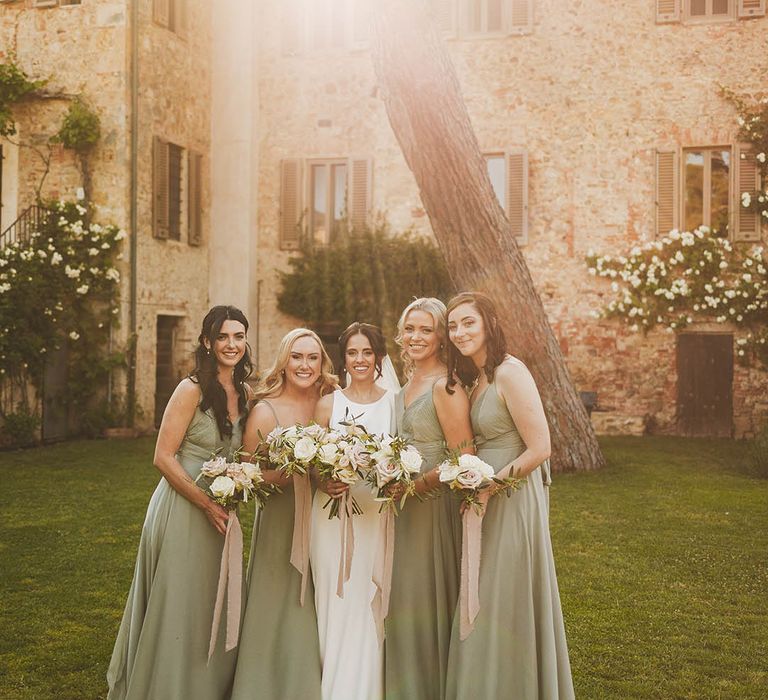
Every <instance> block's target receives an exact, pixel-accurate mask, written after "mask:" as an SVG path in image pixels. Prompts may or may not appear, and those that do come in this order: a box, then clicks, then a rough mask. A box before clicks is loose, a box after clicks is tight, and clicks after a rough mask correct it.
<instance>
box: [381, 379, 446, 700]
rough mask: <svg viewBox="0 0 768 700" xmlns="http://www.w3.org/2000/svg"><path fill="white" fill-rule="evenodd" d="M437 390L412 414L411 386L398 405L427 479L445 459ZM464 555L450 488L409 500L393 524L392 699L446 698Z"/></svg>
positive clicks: (416, 403) (388, 672)
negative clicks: (407, 402)
mask: <svg viewBox="0 0 768 700" xmlns="http://www.w3.org/2000/svg"><path fill="white" fill-rule="evenodd" d="M433 391H434V385H433V387H432V388H430V389H429V390H428V391H426V392H425V393H424V394H422V395H421V396H418V397H417V398H415V399H414V400H413V402H412V403H411V404H410V405H409V406H408V407H407V408H406V407H405V405H404V402H405V388H403V389H402V390H401V391H400V393H399V394H398V395H397V397H396V399H395V415H396V421H397V433H398V435H400V436H402V437H404V438H405V439H406V440H407V441H408V443H409V444H411V445H413V446H414V447H415V448H416V449H417V450H418V451H419V452H420V453H421V456H422V457H423V459H424V461H423V463H422V467H421V471H422V473H424V472H427V471H429V470H431V469H432V468H433V467H435V466H436V465H437V464H439V463H440V462H441V461H442V460H443V459H445V457H446V447H445V436H444V435H443V431H442V428H441V427H440V422H439V421H438V418H437V412H436V410H435V404H434V401H433V397H432V393H433ZM460 554H461V521H460V520H459V516H458V509H457V507H456V501H455V500H454V499H452V498H451V497H450V494H448V492H447V490H443V493H441V495H439V496H437V497H435V496H432V497H428V498H426V499H425V500H423V501H419V500H418V499H416V498H410V499H408V502H407V503H406V504H405V507H404V509H403V511H402V512H401V513H400V514H399V515H398V516H397V518H396V519H395V551H394V563H393V570H392V590H391V594H390V602H389V615H388V617H387V621H386V640H385V662H384V665H385V691H386V692H385V696H386V698H387V700H441V699H442V698H443V697H444V695H445V679H446V674H447V664H448V649H449V642H450V633H451V622H452V620H453V614H454V611H455V609H456V603H457V600H458V591H459V561H460Z"/></svg>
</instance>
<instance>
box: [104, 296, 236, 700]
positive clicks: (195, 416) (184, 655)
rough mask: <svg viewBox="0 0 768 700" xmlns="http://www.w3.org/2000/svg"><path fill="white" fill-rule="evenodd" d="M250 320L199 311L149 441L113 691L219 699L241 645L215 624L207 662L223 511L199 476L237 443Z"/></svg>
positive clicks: (124, 699) (121, 698)
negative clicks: (156, 474)
mask: <svg viewBox="0 0 768 700" xmlns="http://www.w3.org/2000/svg"><path fill="white" fill-rule="evenodd" d="M247 331H248V321H247V320H246V318H245V316H244V315H243V312H242V311H240V310H239V309H236V308H235V307H233V306H214V307H213V308H212V309H211V310H210V311H209V312H208V313H207V314H206V316H205V318H204V319H203V323H202V328H201V330H200V335H199V337H198V344H197V348H196V349H195V354H194V357H195V368H194V370H193V371H192V372H191V373H190V375H189V376H188V377H187V378H186V379H183V380H182V381H181V383H180V384H179V385H178V386H177V387H176V389H175V391H174V392H173V395H172V396H171V398H170V400H169V401H168V405H167V406H166V408H165V412H164V413H163V421H162V423H161V425H160V432H159V433H158V435H157V445H156V447H155V457H154V463H155V466H156V467H157V468H158V470H159V471H160V474H161V475H162V478H161V479H160V483H159V484H158V485H157V488H156V489H155V492H154V493H153V494H152V498H151V500H150V502H149V506H148V507H147V515H146V517H145V519H144V527H143V529H142V532H141V541H140V542H139V553H138V556H137V557H136V568H135V570H134V575H133V582H132V583H131V590H130V592H129V593H128V602H127V603H126V605H125V613H124V614H123V620H122V622H121V624H120V631H119V632H118V635H117V641H116V642H115V649H114V652H113V654H112V660H111V661H110V664H109V668H108V670H107V682H108V684H109V692H108V695H107V697H108V698H109V699H110V700H146V699H147V698H189V700H211V698H224V697H226V696H227V695H228V693H229V691H230V688H231V686H232V677H233V675H234V671H235V661H236V658H237V653H236V652H235V651H229V652H226V651H225V640H224V636H225V634H224V629H225V626H224V625H221V626H220V628H219V632H218V636H217V638H216V639H215V646H214V647H213V655H212V656H211V659H210V663H208V658H207V656H208V649H209V642H210V638H211V622H212V619H213V610H214V603H215V601H216V591H217V586H218V579H219V567H220V565H221V555H222V550H223V548H224V534H225V532H226V529H227V522H228V520H229V513H228V512H227V511H226V510H225V509H224V508H222V507H221V506H220V505H219V504H218V503H216V502H215V501H213V500H212V499H211V498H209V497H208V496H207V495H206V494H205V492H204V491H203V490H202V489H201V488H200V487H199V486H198V485H197V484H196V483H195V478H196V477H197V476H198V475H199V474H200V468H201V467H202V465H203V462H205V461H207V460H209V459H210V458H211V456H212V454H213V453H214V452H216V451H221V452H222V454H223V455H224V456H228V454H229V453H230V452H231V451H233V450H237V449H238V448H239V447H240V444H241V436H242V424H243V423H244V422H245V416H246V414H247V399H248V387H247V385H246V384H245V380H246V379H247V378H248V375H250V373H251V359H250V356H249V354H248V345H247V342H246V333H247Z"/></svg>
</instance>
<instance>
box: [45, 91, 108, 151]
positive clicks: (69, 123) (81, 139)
mask: <svg viewBox="0 0 768 700" xmlns="http://www.w3.org/2000/svg"><path fill="white" fill-rule="evenodd" d="M100 134H101V125H100V121H99V115H98V114H96V112H94V111H93V110H92V109H91V108H90V107H89V106H88V105H87V104H86V103H85V101H84V100H83V99H82V98H81V97H77V98H75V99H74V100H72V102H71V103H70V105H69V109H68V110H67V113H66V114H65V115H64V120H63V121H62V123H61V128H60V129H59V131H58V133H57V134H56V136H55V137H54V141H56V142H58V143H61V144H62V145H63V146H64V148H70V149H72V150H73V151H77V152H78V153H83V152H85V151H88V150H89V149H91V148H92V147H93V146H94V145H95V144H96V142H97V141H98V140H99V136H100Z"/></svg>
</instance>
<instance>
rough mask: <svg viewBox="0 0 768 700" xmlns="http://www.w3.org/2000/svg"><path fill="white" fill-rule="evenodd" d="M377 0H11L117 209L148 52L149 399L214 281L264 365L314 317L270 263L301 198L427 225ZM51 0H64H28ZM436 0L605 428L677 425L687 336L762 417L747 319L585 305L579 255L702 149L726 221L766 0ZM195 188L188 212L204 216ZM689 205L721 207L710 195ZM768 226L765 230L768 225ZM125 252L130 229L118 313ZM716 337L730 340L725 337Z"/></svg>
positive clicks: (68, 168) (755, 88) (125, 221)
mask: <svg viewBox="0 0 768 700" xmlns="http://www.w3.org/2000/svg"><path fill="white" fill-rule="evenodd" d="M369 1H371V0H286V1H285V2H280V3H276V2H273V1H272V0H220V1H219V2H216V3H215V5H214V4H211V3H207V2H205V0H122V1H114V2H111V1H108V0H82V1H81V2H80V3H76V4H75V5H74V6H64V5H65V2H63V1H61V0H60V1H59V2H55V1H54V0H51V1H50V2H46V3H37V2H35V0H24V1H22V0H16V1H15V2H14V1H11V2H8V1H6V2H2V3H0V53H2V54H3V55H7V54H8V53H9V52H10V51H15V53H16V55H17V57H18V61H19V63H20V64H21V65H22V67H24V68H25V70H27V71H28V72H29V73H30V74H32V75H34V76H36V77H37V76H40V75H47V74H52V75H54V76H55V81H56V84H57V87H58V88H59V89H60V90H61V91H63V92H79V91H84V92H85V94H86V96H87V97H88V98H89V99H90V100H91V101H92V103H93V104H94V105H95V106H96V108H97V111H98V112H99V114H100V116H101V118H102V127H103V130H104V134H105V137H104V138H102V141H101V142H100V144H99V146H98V152H97V154H96V157H95V166H94V199H95V201H96V203H97V204H98V205H99V207H100V208H101V209H102V211H103V212H104V218H109V219H112V220H114V221H115V222H116V223H118V224H120V225H121V226H123V227H125V228H126V229H128V228H129V226H130V222H131V206H132V201H133V200H132V194H131V188H130V182H131V181H130V163H131V154H132V146H131V129H130V126H131V115H132V114H133V110H132V102H131V98H132V95H131V80H130V78H131V70H132V68H133V66H134V65H138V67H139V68H138V70H139V73H138V76H139V80H138V95H137V101H138V110H137V112H136V114H137V117H138V129H137V130H136V134H137V144H136V148H137V152H138V158H137V159H136V162H137V163H138V173H137V176H138V185H137V188H136V195H135V206H136V222H137V223H136V232H135V233H136V247H137V250H136V252H137V255H136V258H135V270H136V277H135V279H136V282H137V295H136V307H135V308H136V331H137V338H138V344H139V345H138V352H137V384H136V386H137V398H138V403H139V405H140V406H141V407H142V408H143V411H144V413H143V418H142V422H143V424H144V425H147V426H148V425H151V424H152V423H153V420H154V412H155V411H154V405H155V399H156V395H157V394H158V391H157V389H158V386H160V385H161V384H162V382H160V379H162V378H161V377H160V376H159V375H158V367H159V366H161V365H162V366H166V365H167V359H163V360H162V362H161V361H158V350H159V347H160V346H159V343H158V341H159V340H162V341H163V342H162V345H163V348H164V349H163V350H162V353H164V355H163V357H166V356H167V354H168V350H167V345H168V342H167V341H168V339H169V338H170V339H171V348H172V351H171V354H172V355H173V356H174V357H175V359H174V360H173V361H172V362H171V365H172V370H171V371H170V373H168V376H167V377H166V378H165V380H164V381H165V384H162V387H161V389H162V391H161V392H159V393H160V394H162V392H163V391H166V389H165V388H163V387H165V386H166V385H167V384H168V383H169V382H171V380H172V379H173V378H174V377H175V376H178V375H179V374H180V372H181V369H182V367H183V364H184V363H183V358H184V357H186V355H187V351H188V350H189V349H191V345H192V343H193V341H194V336H195V333H196V332H197V329H196V326H197V324H198V323H199V319H200V317H201V315H202V313H203V312H204V310H205V308H206V306H207V305H208V304H209V303H223V302H232V303H236V304H237V305H239V306H241V307H242V308H244V309H245V310H246V311H247V313H248V316H249V318H250V319H251V323H252V327H251V330H250V333H249V338H250V342H251V346H252V347H253V349H254V354H255V355H256V357H257V360H258V364H259V366H260V367H262V368H263V367H264V366H266V365H267V364H268V363H269V361H270V360H271V357H272V355H273V352H274V350H275V349H276V347H277V344H278V342H279V339H280V337H281V336H282V335H283V334H284V333H285V332H286V331H287V330H289V329H290V328H291V327H293V326H295V325H296V324H298V323H300V322H301V319H295V318H287V317H285V316H283V315H281V314H280V313H279V312H278V310H277V301H276V299H277V294H278V292H279V289H280V283H279V273H280V271H282V270H285V269H286V268H287V264H288V260H289V259H290V256H291V255H293V254H295V253H293V252H292V251H291V249H290V242H291V241H290V240H289V239H290V236H291V231H292V230H293V224H294V223H295V218H296V217H297V216H299V215H301V214H302V213H303V214H304V215H305V216H306V215H307V214H309V215H310V216H309V218H308V219H307V221H308V222H309V223H310V225H311V226H313V227H314V230H315V232H316V233H317V235H318V236H320V237H322V236H323V235H326V234H327V230H328V226H329V223H330V221H331V219H332V218H333V217H332V214H333V212H336V213H339V212H340V211H341V210H342V209H343V210H347V211H348V212H349V214H350V215H351V216H353V217H363V218H364V217H366V216H371V215H372V214H373V213H375V212H381V213H384V214H386V216H387V218H388V219H389V221H390V223H391V224H392V227H393V228H394V229H395V230H403V229H406V228H414V229H415V230H417V231H419V232H421V233H423V234H424V235H430V227H429V221H428V218H427V217H426V216H425V213H424V210H423V209H422V206H421V202H420V200H419V195H418V190H417V187H416V184H415V182H414V179H413V177H412V175H411V173H410V171H409V169H408V167H407V165H406V163H405V161H404V159H403V156H402V154H401V152H400V149H399V147H398V144H397V142H396V140H395V137H394V135H393V133H392V131H391V129H390V126H389V123H388V120H387V116H386V113H385V110H384V105H383V103H382V100H381V98H380V96H379V94H378V90H377V85H376V78H375V76H374V73H373V69H372V66H371V60H370V54H369V48H368V44H369V37H368V33H367V30H368V23H367V15H368V11H369V9H370V6H369V5H368V4H367V2H369ZM134 2H136V3H138V12H139V21H138V25H137V30H138V37H137V38H138V41H137V42H136V43H137V47H136V50H135V51H134V49H133V48H132V47H133V44H132V41H131V37H132V34H131V31H130V30H131V26H132V23H131V21H130V18H131V17H132V14H131V13H132V11H133V8H134ZM43 4H47V5H51V7H36V5H43ZM433 4H434V8H435V19H436V21H438V22H440V23H441V26H442V28H443V29H444V33H445V37H446V42H447V47H448V50H449V53H450V55H451V57H452V59H453V62H454V65H455V67H456V70H457V73H458V77H459V80H460V83H461V87H462V91H463V94H464V97H465V100H466V103H467V107H468V110H469V113H470V116H471V118H472V122H473V125H474V128H475V131H476V134H477V137H478V140H479V143H480V146H481V148H482V149H483V151H484V152H485V153H486V154H487V156H488V162H489V173H490V174H491V179H492V182H493V183H494V186H495V187H496V188H497V191H498V194H499V195H500V197H502V198H503V199H504V200H505V201H504V204H505V206H506V208H507V211H508V214H509V217H510V219H511V222H512V226H513V229H512V232H511V235H518V236H519V240H520V242H521V244H522V246H523V251H524V255H525V258H526V260H527V262H528V266H529V268H530V270H531V273H532V276H533V278H534V281H535V283H536V285H537V288H538V290H539V293H540V294H541V296H542V299H543V301H544V304H545V307H546V309H547V311H548V313H549V316H550V321H551V323H552V326H553V328H554V331H555V333H556V335H557V337H558V338H559V340H560V343H561V346H562V348H563V350H564V353H565V356H566V359H567V362H568V364H569V368H570V370H571V372H572V375H573V377H574V380H575V383H576V385H577V388H578V389H579V390H581V391H594V392H597V394H598V401H599V404H600V405H601V406H602V407H604V408H606V409H608V410H606V412H603V413H595V414H593V420H594V421H595V422H596V424H597V425H598V429H599V430H600V431H602V432H634V433H639V432H643V431H645V430H653V431H658V432H667V433H674V432H679V431H680V420H679V419H680V410H679V401H678V393H679V381H678V377H679V372H678V369H679V367H680V366H682V365H684V364H685V363H687V362H690V361H692V360H691V358H692V357H693V356H692V355H691V356H689V355H688V354H686V353H689V349H690V347H694V346H695V347H694V350H690V352H694V354H695V353H696V352H698V353H699V355H698V356H697V358H698V359H696V358H694V359H695V360H696V361H697V362H699V361H700V360H701V359H702V358H703V359H704V361H710V360H711V362H713V363H715V364H714V365H712V367H713V370H714V372H715V373H716V374H718V376H721V377H722V378H723V381H722V382H721V384H720V390H721V392H722V391H725V392H726V393H727V397H726V398H725V399H723V396H725V394H721V395H718V396H717V397H715V398H716V400H717V401H720V402H721V403H722V401H723V400H725V401H726V403H727V402H728V401H730V403H731V405H730V406H727V407H726V408H727V409H728V410H727V411H726V412H725V415H724V417H721V418H720V419H719V420H720V423H719V424H717V425H716V426H715V427H714V430H713V431H710V432H715V433H719V434H730V433H731V432H732V433H733V434H735V435H737V436H742V435H750V434H752V433H754V432H755V431H756V430H757V429H758V428H759V427H760V425H761V424H762V423H764V422H765V420H766V418H767V417H768V403H766V399H765V396H766V394H767V393H768V392H767V391H766V390H767V389H768V375H766V373H765V372H762V371H759V370H757V369H749V368H744V367H741V366H740V365H738V364H736V363H734V362H733V352H732V348H733V343H732V340H733V336H734V334H735V333H736V330H735V329H734V328H729V327H727V326H724V325H717V326H708V325H702V326H698V327H696V326H694V327H692V328H689V329H688V332H687V333H686V334H685V335H686V336H695V338H694V340H695V341H696V342H695V343H694V344H693V345H691V344H690V343H688V340H684V342H681V340H680V338H679V337H677V336H675V335H671V334H667V333H661V332H652V333H650V334H649V335H648V336H645V337H644V336H642V335H641V334H635V333H632V332H630V331H628V330H627V329H626V328H625V327H624V326H623V325H621V324H619V323H617V322H614V321H605V320H597V319H595V318H593V315H592V314H593V312H594V311H595V310H597V309H599V308H601V307H602V305H603V303H604V301H605V300H606V299H607V298H608V295H609V294H610V291H609V288H608V287H607V285H606V284H605V283H604V282H602V281H600V280H596V279H595V278H594V277H590V276H589V275H588V273H587V267H586V265H585V264H584V257H585V255H586V254H587V252H588V251H589V250H595V251H598V252H600V253H614V252H615V253H619V252H623V251H626V250H628V249H629V248H630V247H631V246H632V245H634V244H636V243H637V242H638V241H640V240H642V239H643V238H652V237H654V236H656V235H657V232H658V231H660V230H661V231H663V230H664V228H665V227H666V228H671V227H673V226H674V227H678V226H679V227H681V228H684V227H685V225H686V223H690V220H688V221H686V220H684V215H685V213H686V212H687V211H688V210H689V209H690V207H689V209H686V208H685V204H686V202H685V192H686V191H687V190H686V187H687V186H688V185H689V184H690V183H689V182H688V181H687V180H686V177H687V173H689V172H690V168H688V169H686V168H685V167H684V164H685V163H688V164H689V165H693V166H694V169H695V167H696V166H697V165H699V164H701V167H700V168H699V170H700V172H701V174H702V177H703V178H705V181H706V183H707V184H708V183H709V180H706V178H710V179H711V177H712V164H713V163H715V162H716V161H717V159H718V158H719V159H720V161H717V162H721V161H722V160H723V159H725V160H726V161H727V163H726V164H725V170H726V171H727V181H728V195H727V203H726V205H725V206H726V209H727V211H728V218H729V222H730V226H729V235H730V236H731V237H733V238H734V239H736V238H737V237H738V235H739V232H738V230H737V229H738V227H739V223H738V221H737V220H736V217H735V213H736V211H737V210H738V204H737V202H736V194H737V190H738V189H739V183H738V175H739V173H738V167H736V166H735V165H734V164H737V163H738V160H737V154H738V147H739V145H738V143H737V141H736V134H737V131H738V125H737V123H736V114H735V112H734V110H733V108H732V107H731V106H730V105H729V104H727V103H726V102H725V101H724V100H723V99H722V98H721V97H720V96H719V86H721V85H723V86H726V87H728V88H731V89H733V90H734V91H736V92H742V93H751V94H753V95H764V94H768V80H766V78H765V75H766V74H767V73H768V64H767V63H766V54H765V36H766V35H768V18H767V17H766V14H765V9H766V8H765V4H766V3H765V0H642V1H640V2H638V1H637V0H614V2H610V3H606V2H602V1H601V0H585V1H583V2H574V3H562V2H559V1H558V0H434V3H433ZM65 107H66V105H65V104H63V103H61V102H55V101H52V102H50V103H48V102H46V103H45V104H37V103H30V104H29V105H26V106H24V107H23V109H21V110H20V112H19V125H20V135H24V134H25V133H26V134H28V135H29V136H32V137H35V134H45V133H48V132H46V128H48V129H49V128H50V124H51V123H52V121H55V119H56V118H57V117H56V114H58V113H60V112H61V111H63V109H65ZM25 130H26V131H25ZM169 144H170V145H169ZM158 149H159V150H158ZM23 151H24V149H22V150H21V151H18V152H16V151H14V150H13V148H12V147H9V150H8V153H10V154H11V155H10V156H9V157H8V158H7V159H6V161H5V163H6V166H4V171H3V175H4V178H3V183H4V184H3V203H4V207H3V212H4V213H3V224H4V225H6V223H7V220H8V218H9V217H10V216H11V215H10V214H6V207H5V204H6V199H8V200H9V202H10V200H13V207H12V208H13V211H14V212H18V211H21V209H22V208H23V206H25V203H27V202H29V201H31V199H32V197H33V192H32V189H31V184H32V183H33V182H34V181H35V175H34V171H35V168H37V167H39V166H37V165H35V164H34V159H33V158H32V156H31V155H30V154H28V153H24V152H23ZM163 153H165V154H166V155H167V156H168V158H173V159H175V160H174V163H175V164H176V165H177V166H178V168H179V169H180V172H181V174H180V175H179V176H178V178H176V179H177V180H178V182H177V185H178V183H182V186H179V187H178V189H179V190H180V192H179V193H177V195H176V196H177V198H178V199H179V200H180V201H179V206H178V207H177V208H178V210H179V211H178V212H177V216H176V219H177V221H176V223H178V224H179V225H178V231H177V232H174V233H173V235H168V230H167V229H168V224H169V222H168V220H167V218H166V219H163V216H160V219H158V217H157V206H156V203H157V202H156V201H154V202H153V200H156V199H157V197H158V192H157V184H156V183H157V181H158V177H159V176H158V172H157V169H158V168H157V164H158V163H161V165H163V167H166V170H163V172H165V173H166V174H167V167H168V166H165V165H164V161H163V157H164V156H163V155H162V154H163ZM723 154H724V155H723ZM193 161H194V163H193ZM190 163H193V165H190ZM153 166H154V167H153ZM721 166H722V162H721ZM190 168H195V169H197V175H196V179H195V182H197V183H198V184H197V185H193V184H192V181H191V180H190V178H189V172H190ZM161 170H162V168H161ZM721 170H722V167H721ZM6 172H9V173H11V174H10V175H7V174H6ZM660 174H661V177H660ZM688 177H690V175H688ZM159 179H160V180H161V181H167V180H168V178H167V177H165V176H163V177H160V178H159ZM172 179H173V178H172ZM78 182H79V180H78V176H77V171H76V169H75V167H74V161H72V160H71V158H70V156H69V154H67V153H65V152H57V153H56V154H55V167H54V168H52V169H51V173H50V174H49V176H48V178H47V179H46V191H47V192H48V193H51V194H53V193H56V192H58V193H60V194H67V193H69V192H71V191H72V190H73V189H74V188H75V187H76V186H77V184H78ZM8 183H13V184H8ZM184 184H186V186H183V185H184ZM190 191H192V192H194V196H192V197H191V198H192V199H193V200H194V201H195V202H197V204H198V205H199V207H197V208H196V210H199V212H200V215H199V217H197V218H196V217H195V216H192V222H193V223H192V225H190V207H189V200H190V196H191V195H190ZM161 194H162V193H161ZM166 194H167V193H166ZM161 199H162V197H161ZM9 206H10V203H9ZM9 211H10V210H9ZM163 211H167V207H166V208H164V209H163ZM323 212H325V214H323ZM701 216H702V217H703V218H706V219H707V220H706V221H704V220H702V221H701V222H700V223H710V222H709V220H708V217H709V213H708V212H707V213H703V214H701ZM694 218H695V217H694ZM766 228H768V227H765V226H764V227H763V231H762V233H760V232H757V236H759V235H762V238H763V239H765V238H766V234H768V231H766V230H765V229H766ZM190 232H191V233H192V234H193V235H192V240H190ZM158 235H159V236H160V237H158ZM177 236H178V240H174V238H176V237H177ZM752 238H753V239H754V238H755V235H754V233H753V234H752ZM190 243H192V244H190ZM739 244H741V243H739ZM130 274H131V266H130V261H129V260H128V255H126V260H125V269H124V276H123V279H124V282H123V284H124V299H125V304H124V313H123V323H122V329H123V332H124V334H126V333H127V331H128V329H129V328H130V323H129V317H130V309H129V299H130V290H129V278H130ZM160 336H162V337H160ZM723 339H725V341H726V344H728V343H730V345H729V347H730V348H731V353H730V355H728V353H727V352H725V354H723V353H722V352H721V350H722V342H723ZM689 340H690V338H689ZM713 343H714V345H717V347H718V348H720V349H721V350H718V351H717V352H715V350H716V349H717V348H715V347H714V345H712V344H713ZM718 344H719V345H718ZM710 346H711V347H710ZM718 352H719V353H720V354H718ZM162 353H161V354H162ZM723 387H725V389H723ZM160 398H161V399H162V396H160ZM700 398H701V400H702V401H704V402H706V401H708V400H711V399H712V397H711V396H706V395H702V397H700ZM160 403H162V401H160Z"/></svg>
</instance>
